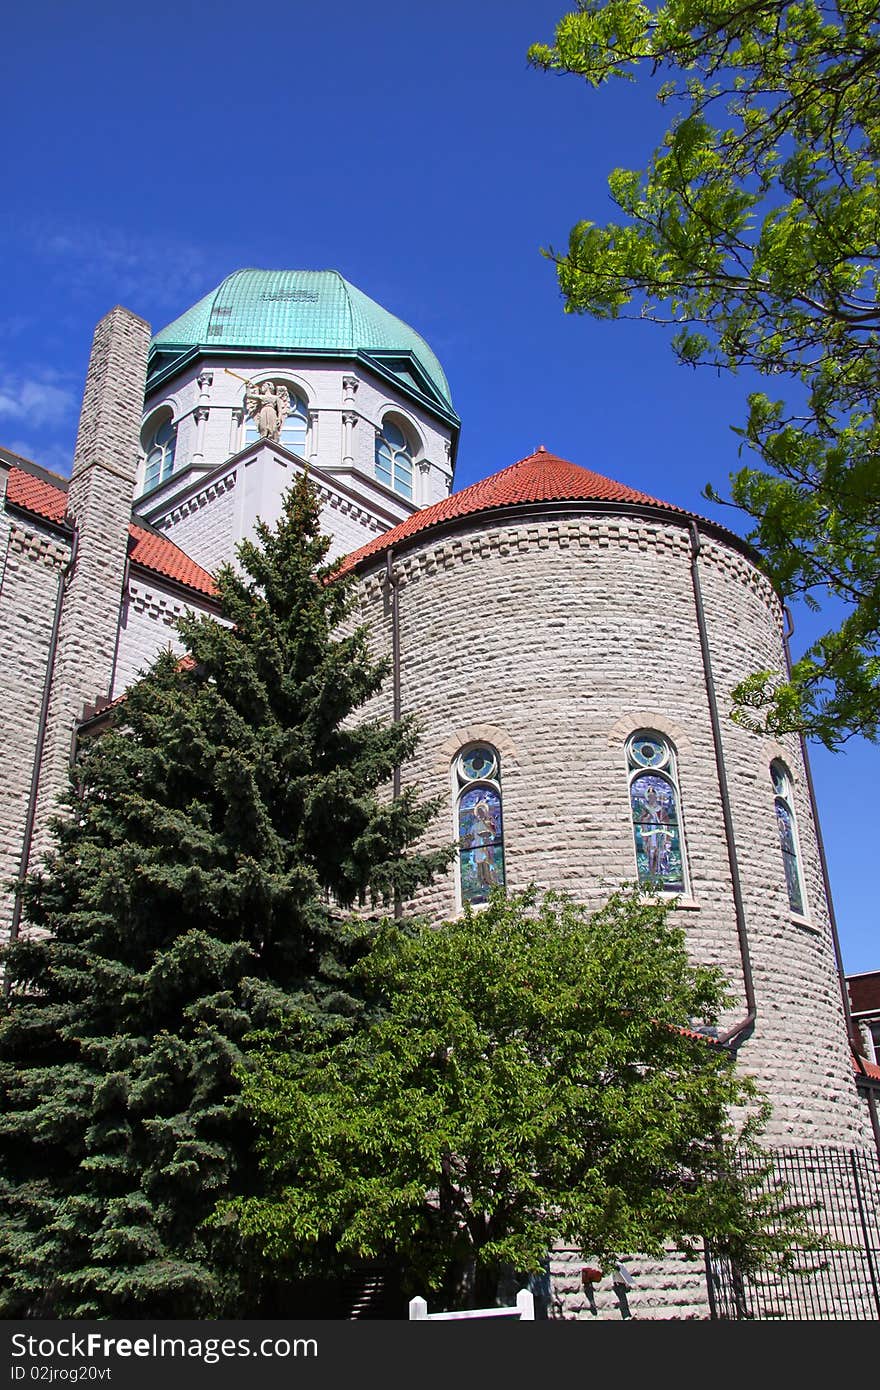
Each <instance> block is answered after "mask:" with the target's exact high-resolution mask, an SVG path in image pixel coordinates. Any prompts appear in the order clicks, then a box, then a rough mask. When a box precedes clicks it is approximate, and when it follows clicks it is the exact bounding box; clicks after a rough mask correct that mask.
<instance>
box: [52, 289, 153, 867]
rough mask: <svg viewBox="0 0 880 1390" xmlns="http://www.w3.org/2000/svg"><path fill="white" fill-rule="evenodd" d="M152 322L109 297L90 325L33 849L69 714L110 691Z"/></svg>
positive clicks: (56, 787) (61, 776) (64, 748)
mask: <svg viewBox="0 0 880 1390" xmlns="http://www.w3.org/2000/svg"><path fill="white" fill-rule="evenodd" d="M149 345H150V326H149V324H148V323H145V322H144V320H143V319H141V318H138V316H137V315H136V314H133V313H131V312H130V310H128V309H123V308H122V307H121V306H120V305H117V306H116V308H115V309H111V310H110V312H109V314H107V315H106V316H105V317H104V318H103V319H101V321H100V323H99V324H98V326H97V328H96V329H95V337H94V341H93V343H92V352H91V356H90V358H89V367H88V373H87V375H86V385H85V391H84V393H83V404H82V412H81V414H80V421H79V432H78V434H77V440H76V449H75V452H74V458H73V473H72V475H71V479H70V487H69V490H68V509H67V510H68V518H69V520H70V521H71V522H72V523H73V525H74V528H75V535H76V540H75V550H74V558H73V563H72V566H71V568H70V573H69V576H68V579H67V588H66V592H65V595H64V601H63V608H62V613H61V625H60V628H59V640H58V650H57V656H56V660H55V669H54V672H53V676H52V694H51V700H50V704H49V718H48V724H47V731H46V743H45V751H44V755H43V761H42V766H41V771H40V790H39V800H38V810H37V827H38V828H37V837H36V841H35V845H34V850H35V852H36V851H37V850H38V849H40V848H42V847H43V844H44V842H45V823H46V817H47V815H49V814H51V812H52V809H53V805H54V802H55V799H56V797H57V796H58V794H59V792H61V791H62V790H63V789H64V788H65V786H66V784H67V769H68V765H69V760H70V749H71V739H72V735H73V728H74V724H75V723H76V721H77V719H79V717H80V715H81V714H82V710H83V706H84V705H85V704H86V703H90V704H95V703H97V702H98V701H99V700H102V699H106V698H107V697H108V696H109V695H110V693H111V690H110V688H111V682H112V679H113V664H114V659H115V654H116V643H117V636H118V632H119V615H120V608H121V604H122V598H123V587H124V584H125V576H126V562H127V557H128V527H129V522H130V520H131V501H132V493H133V491H134V483H135V473H136V470H137V462H138V447H139V442H140V441H139V433H140V422H141V416H142V414H143V407H144V383H145V379H146V370H147V351H148V349H149Z"/></svg>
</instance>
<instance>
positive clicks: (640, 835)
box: [624, 727, 690, 895]
mask: <svg viewBox="0 0 880 1390" xmlns="http://www.w3.org/2000/svg"><path fill="white" fill-rule="evenodd" d="M624 749H625V758H626V770H627V789H628V793H629V810H630V819H631V824H632V833H633V848H634V853H635V861H636V875H637V877H638V881H639V883H640V884H641V885H642V886H643V887H645V888H649V889H653V890H655V891H657V892H661V893H674V894H676V895H687V894H688V893H689V891H690V879H689V873H688V864H687V852H686V848H685V837H684V825H683V820H682V810H681V789H680V786H679V779H678V754H677V749H676V746H675V744H674V743H673V741H672V739H670V738H669V737H667V736H666V735H665V734H664V733H661V732H660V731H659V730H658V729H656V728H650V727H648V728H645V727H642V728H637V729H631V732H630V733H629V735H628V737H627V739H626V742H625V744H624Z"/></svg>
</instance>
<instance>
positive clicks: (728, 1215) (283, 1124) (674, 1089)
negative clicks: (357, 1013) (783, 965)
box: [234, 891, 797, 1307]
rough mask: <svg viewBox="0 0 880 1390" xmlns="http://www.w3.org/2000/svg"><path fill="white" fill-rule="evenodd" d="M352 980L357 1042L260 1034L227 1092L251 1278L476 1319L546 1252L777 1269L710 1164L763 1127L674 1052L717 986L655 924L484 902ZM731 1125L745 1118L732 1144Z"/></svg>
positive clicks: (627, 911) (734, 1082)
mask: <svg viewBox="0 0 880 1390" xmlns="http://www.w3.org/2000/svg"><path fill="white" fill-rule="evenodd" d="M359 973H360V975H361V978H362V979H363V981H364V985H365V989H366V993H367V997H368V998H371V999H372V1000H373V1001H374V1004H375V1006H376V1009H377V1012H376V1015H375V1016H374V1017H373V1019H372V1020H371V1021H370V1022H369V1024H368V1026H365V1027H361V1028H358V1029H357V1030H355V1031H351V1032H349V1033H347V1034H345V1035H344V1036H341V1037H338V1038H336V1039H333V1040H330V1041H322V1040H321V1039H317V1040H316V1039H314V1038H312V1039H309V1038H308V1037H305V1038H304V1037H303V1032H302V1028H301V1027H297V1026H294V1027H292V1028H290V1027H288V1028H282V1029H280V1030H279V1031H278V1032H277V1033H276V1034H275V1035H274V1036H271V1035H270V1036H266V1037H264V1038H263V1039H262V1043H261V1051H260V1053H259V1055H258V1059H257V1063H256V1065H255V1066H252V1067H250V1068H249V1070H248V1072H247V1074H246V1077H245V1097H246V1101H247V1104H248V1106H249V1108H250V1110H251V1112H252V1114H253V1116H254V1118H255V1120H256V1121H257V1123H258V1125H259V1126H260V1128H261V1129H262V1131H263V1133H264V1141H263V1165H264V1167H265V1169H266V1172H267V1180H268V1182H269V1185H270V1190H269V1192H268V1194H267V1195H262V1196H259V1197H254V1198H250V1199H244V1200H242V1201H239V1202H238V1203H237V1204H236V1205H235V1208H234V1210H235V1212H236V1214H237V1217H238V1220H239V1223H240V1226H241V1229H242V1233H243V1234H244V1236H245V1237H246V1243H248V1244H250V1245H253V1246H256V1247H257V1248H258V1249H259V1250H260V1251H261V1252H262V1254H263V1257H264V1258H266V1259H267V1260H268V1261H269V1262H272V1261H274V1260H284V1259H286V1258H288V1257H289V1255H290V1253H291V1252H292V1251H297V1252H300V1253H301V1254H302V1253H303V1252H304V1251H306V1250H307V1249H308V1247H309V1245H311V1247H312V1250H313V1252H314V1257H315V1263H316V1264H320V1265H323V1266H325V1267H326V1265H327V1263H328V1262H329V1261H332V1260H333V1259H336V1260H337V1261H342V1262H344V1261H345V1260H358V1259H374V1260H375V1259H379V1260H382V1259H385V1260H388V1261H390V1262H394V1263H396V1264H398V1265H401V1264H402V1266H403V1271H404V1276H405V1282H406V1283H407V1284H408V1286H409V1288H410V1290H411V1291H414V1292H420V1293H424V1292H425V1291H426V1290H427V1289H436V1290H440V1291H441V1299H442V1301H443V1303H444V1304H446V1305H447V1306H450V1305H451V1306H478V1307H480V1306H484V1305H486V1304H489V1303H493V1302H494V1301H495V1293H496V1289H497V1286H498V1280H499V1276H500V1275H501V1273H502V1271H504V1270H506V1269H512V1270H513V1271H515V1272H519V1273H524V1272H527V1271H535V1270H538V1269H540V1267H541V1262H542V1259H543V1258H544V1257H545V1256H546V1253H547V1251H548V1249H549V1248H550V1246H551V1245H552V1244H553V1242H554V1241H556V1240H561V1241H563V1242H565V1243H567V1244H574V1245H575V1246H577V1247H580V1248H581V1249H582V1250H583V1251H584V1253H585V1254H586V1255H588V1256H590V1257H592V1258H593V1259H594V1260H598V1261H599V1262H600V1263H601V1264H602V1265H603V1266H604V1267H606V1268H607V1267H611V1266H613V1264H614V1263H615V1261H616V1258H617V1256H619V1255H620V1254H622V1253H624V1252H627V1251H629V1252H633V1251H643V1252H647V1253H660V1252H662V1250H663V1248H664V1245H665V1243H666V1242H667V1241H672V1242H675V1243H676V1244H678V1245H679V1246H680V1247H682V1248H685V1249H695V1248H697V1247H698V1239H697V1238H698V1237H699V1236H701V1235H705V1236H708V1237H710V1238H711V1239H712V1240H713V1241H714V1242H715V1244H716V1246H717V1248H719V1249H721V1250H727V1251H728V1252H729V1253H730V1254H731V1255H733V1256H734V1257H735V1258H736V1259H737V1261H738V1263H739V1264H740V1266H741V1267H749V1266H750V1265H752V1264H754V1263H755V1262H760V1261H762V1260H771V1259H773V1258H774V1257H777V1256H782V1255H783V1254H784V1250H785V1248H786V1247H787V1244H788V1242H789V1240H790V1239H791V1233H792V1231H793V1229H794V1225H796V1224H797V1223H796V1221H795V1222H794V1224H792V1219H790V1218H791V1213H788V1215H786V1213H785V1211H784V1210H783V1207H784V1203H783V1204H782V1206H781V1207H780V1208H779V1210H776V1211H775V1215H774V1226H773V1229H771V1227H770V1224H769V1223H768V1222H767V1221H766V1219H765V1217H766V1210H765V1205H764V1199H763V1198H761V1196H760V1195H759V1194H758V1190H757V1185H755V1186H750V1185H749V1184H748V1183H743V1182H742V1181H741V1180H738V1179H736V1178H734V1177H733V1176H732V1172H733V1169H732V1167H731V1163H730V1159H731V1154H732V1151H733V1149H734V1148H735V1147H736V1145H737V1144H739V1146H740V1149H741V1150H742V1149H747V1150H750V1149H751V1148H752V1147H753V1145H754V1142H755V1138H756V1136H757V1134H758V1132H759V1131H760V1127H761V1123H762V1120H763V1115H764V1111H765V1107H764V1106H763V1103H762V1102H761V1101H760V1098H759V1097H758V1094H757V1092H756V1090H755V1088H754V1086H753V1083H752V1082H751V1081H750V1080H748V1079H747V1078H746V1077H745V1076H743V1075H742V1074H740V1073H739V1072H738V1071H737V1070H736V1067H735V1064H734V1062H733V1060H732V1058H731V1057H730V1055H729V1054H728V1053H727V1052H726V1051H725V1050H724V1049H723V1048H722V1047H720V1046H719V1045H718V1044H717V1043H713V1042H711V1041H709V1040H707V1038H706V1037H703V1036H697V1035H696V1034H695V1033H693V1032H690V1031H682V1029H683V1028H684V1029H686V1028H687V1027H688V1025H689V1024H690V1023H691V1022H692V1020H693V1019H694V1018H695V1017H699V1018H700V1019H702V1020H712V1019H714V1018H715V1017H716V1015H717V1011H718V1010H719V1009H720V1008H721V1007H722V1005H723V1003H724V1002H725V991H724V986H723V982H722V980H721V977H720V976H719V974H718V972H717V971H715V970H711V969H705V968H698V967H694V966H692V965H691V964H690V963H689V961H688V956H687V951H686V948H685V942H684V936H683V933H682V931H681V930H680V929H678V928H677V927H675V926H673V925H672V924H671V921H670V919H669V917H668V915H667V910H666V908H665V907H664V906H661V905H658V904H657V903H656V902H651V901H648V900H646V899H645V898H644V897H642V896H640V895H639V894H638V893H637V892H633V893H622V894H619V895H617V896H615V897H613V898H612V899H611V900H610V901H609V903H608V904H607V905H606V906H605V907H604V908H603V909H602V910H601V911H599V912H597V913H595V914H593V915H590V914H589V913H588V912H587V911H586V910H585V909H584V908H583V907H580V906H577V905H576V904H575V903H573V902H572V901H571V900H569V899H567V898H565V897H563V896H561V895H553V894H547V895H546V896H544V897H543V899H538V898H537V895H536V894H535V893H534V891H531V892H529V893H526V894H521V895H515V896H511V897H509V898H505V897H504V896H503V894H501V893H499V892H497V891H496V893H495V895H494V896H493V899H492V901H491V902H490V904H489V906H488V907H487V908H486V909H485V910H483V911H481V912H479V913H473V912H471V911H466V913H465V915H464V916H463V917H462V918H461V919H459V920H456V921H453V922H448V923H446V924H445V926H443V927H442V929H440V930H436V929H433V928H431V927H427V926H426V927H425V928H424V929H422V930H421V931H420V932H419V933H418V934H417V935H412V934H409V935H408V934H406V933H405V932H403V931H401V930H399V929H397V928H395V927H393V926H389V927H388V928H387V929H386V931H385V932H384V934H383V935H382V936H381V937H380V938H379V939H378V941H377V942H376V943H375V945H374V947H373V949H372V950H371V952H370V953H369V955H368V956H366V957H365V958H364V960H363V961H362V962H361V965H360V967H359ZM731 1107H746V1109H747V1110H748V1111H750V1113H751V1115H752V1118H751V1120H749V1121H746V1122H745V1123H744V1125H743V1128H742V1133H741V1134H740V1136H739V1137H738V1138H736V1137H735V1136H734V1133H733V1128H732V1125H731V1122H730V1119H729V1114H730V1109H731ZM777 1197H778V1194H777Z"/></svg>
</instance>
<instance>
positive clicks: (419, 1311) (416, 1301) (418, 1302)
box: [409, 1297, 428, 1322]
mask: <svg viewBox="0 0 880 1390" xmlns="http://www.w3.org/2000/svg"><path fill="white" fill-rule="evenodd" d="M427 1316H428V1305H427V1303H426V1302H425V1300H424V1299H423V1298H418V1297H416V1298H411V1299H410V1301H409V1320H410V1322H412V1321H413V1319H414V1318H426V1317H427Z"/></svg>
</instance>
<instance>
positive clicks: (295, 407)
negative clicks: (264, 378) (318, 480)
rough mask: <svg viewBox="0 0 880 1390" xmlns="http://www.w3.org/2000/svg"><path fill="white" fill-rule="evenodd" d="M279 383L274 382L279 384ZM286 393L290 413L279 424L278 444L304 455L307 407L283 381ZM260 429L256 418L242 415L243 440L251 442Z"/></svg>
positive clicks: (300, 397)
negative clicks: (282, 422)
mask: <svg viewBox="0 0 880 1390" xmlns="http://www.w3.org/2000/svg"><path fill="white" fill-rule="evenodd" d="M279 384H281V383H276V385H279ZM283 384H284V386H285V387H286V388H287V394H288V396H289V398H290V414H289V415H288V416H287V418H286V419H285V421H284V424H283V425H282V426H281V436H280V438H279V440H278V442H279V444H283V445H284V447H285V449H289V450H290V452H291V453H292V454H299V455H300V457H304V455H305V451H306V431H307V429H308V425H309V412H308V407H307V405H306V403H305V401H304V400H303V398H302V396H300V395H298V394H297V392H296V391H295V390H294V388H293V387H292V386H291V385H290V384H289V382H286V381H285V382H284V383H283ZM259 437H260V431H259V429H258V428H257V422H256V420H254V419H252V418H251V417H250V416H249V415H247V414H245V417H244V442H245V444H253V442H254V440H255V439H259Z"/></svg>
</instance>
